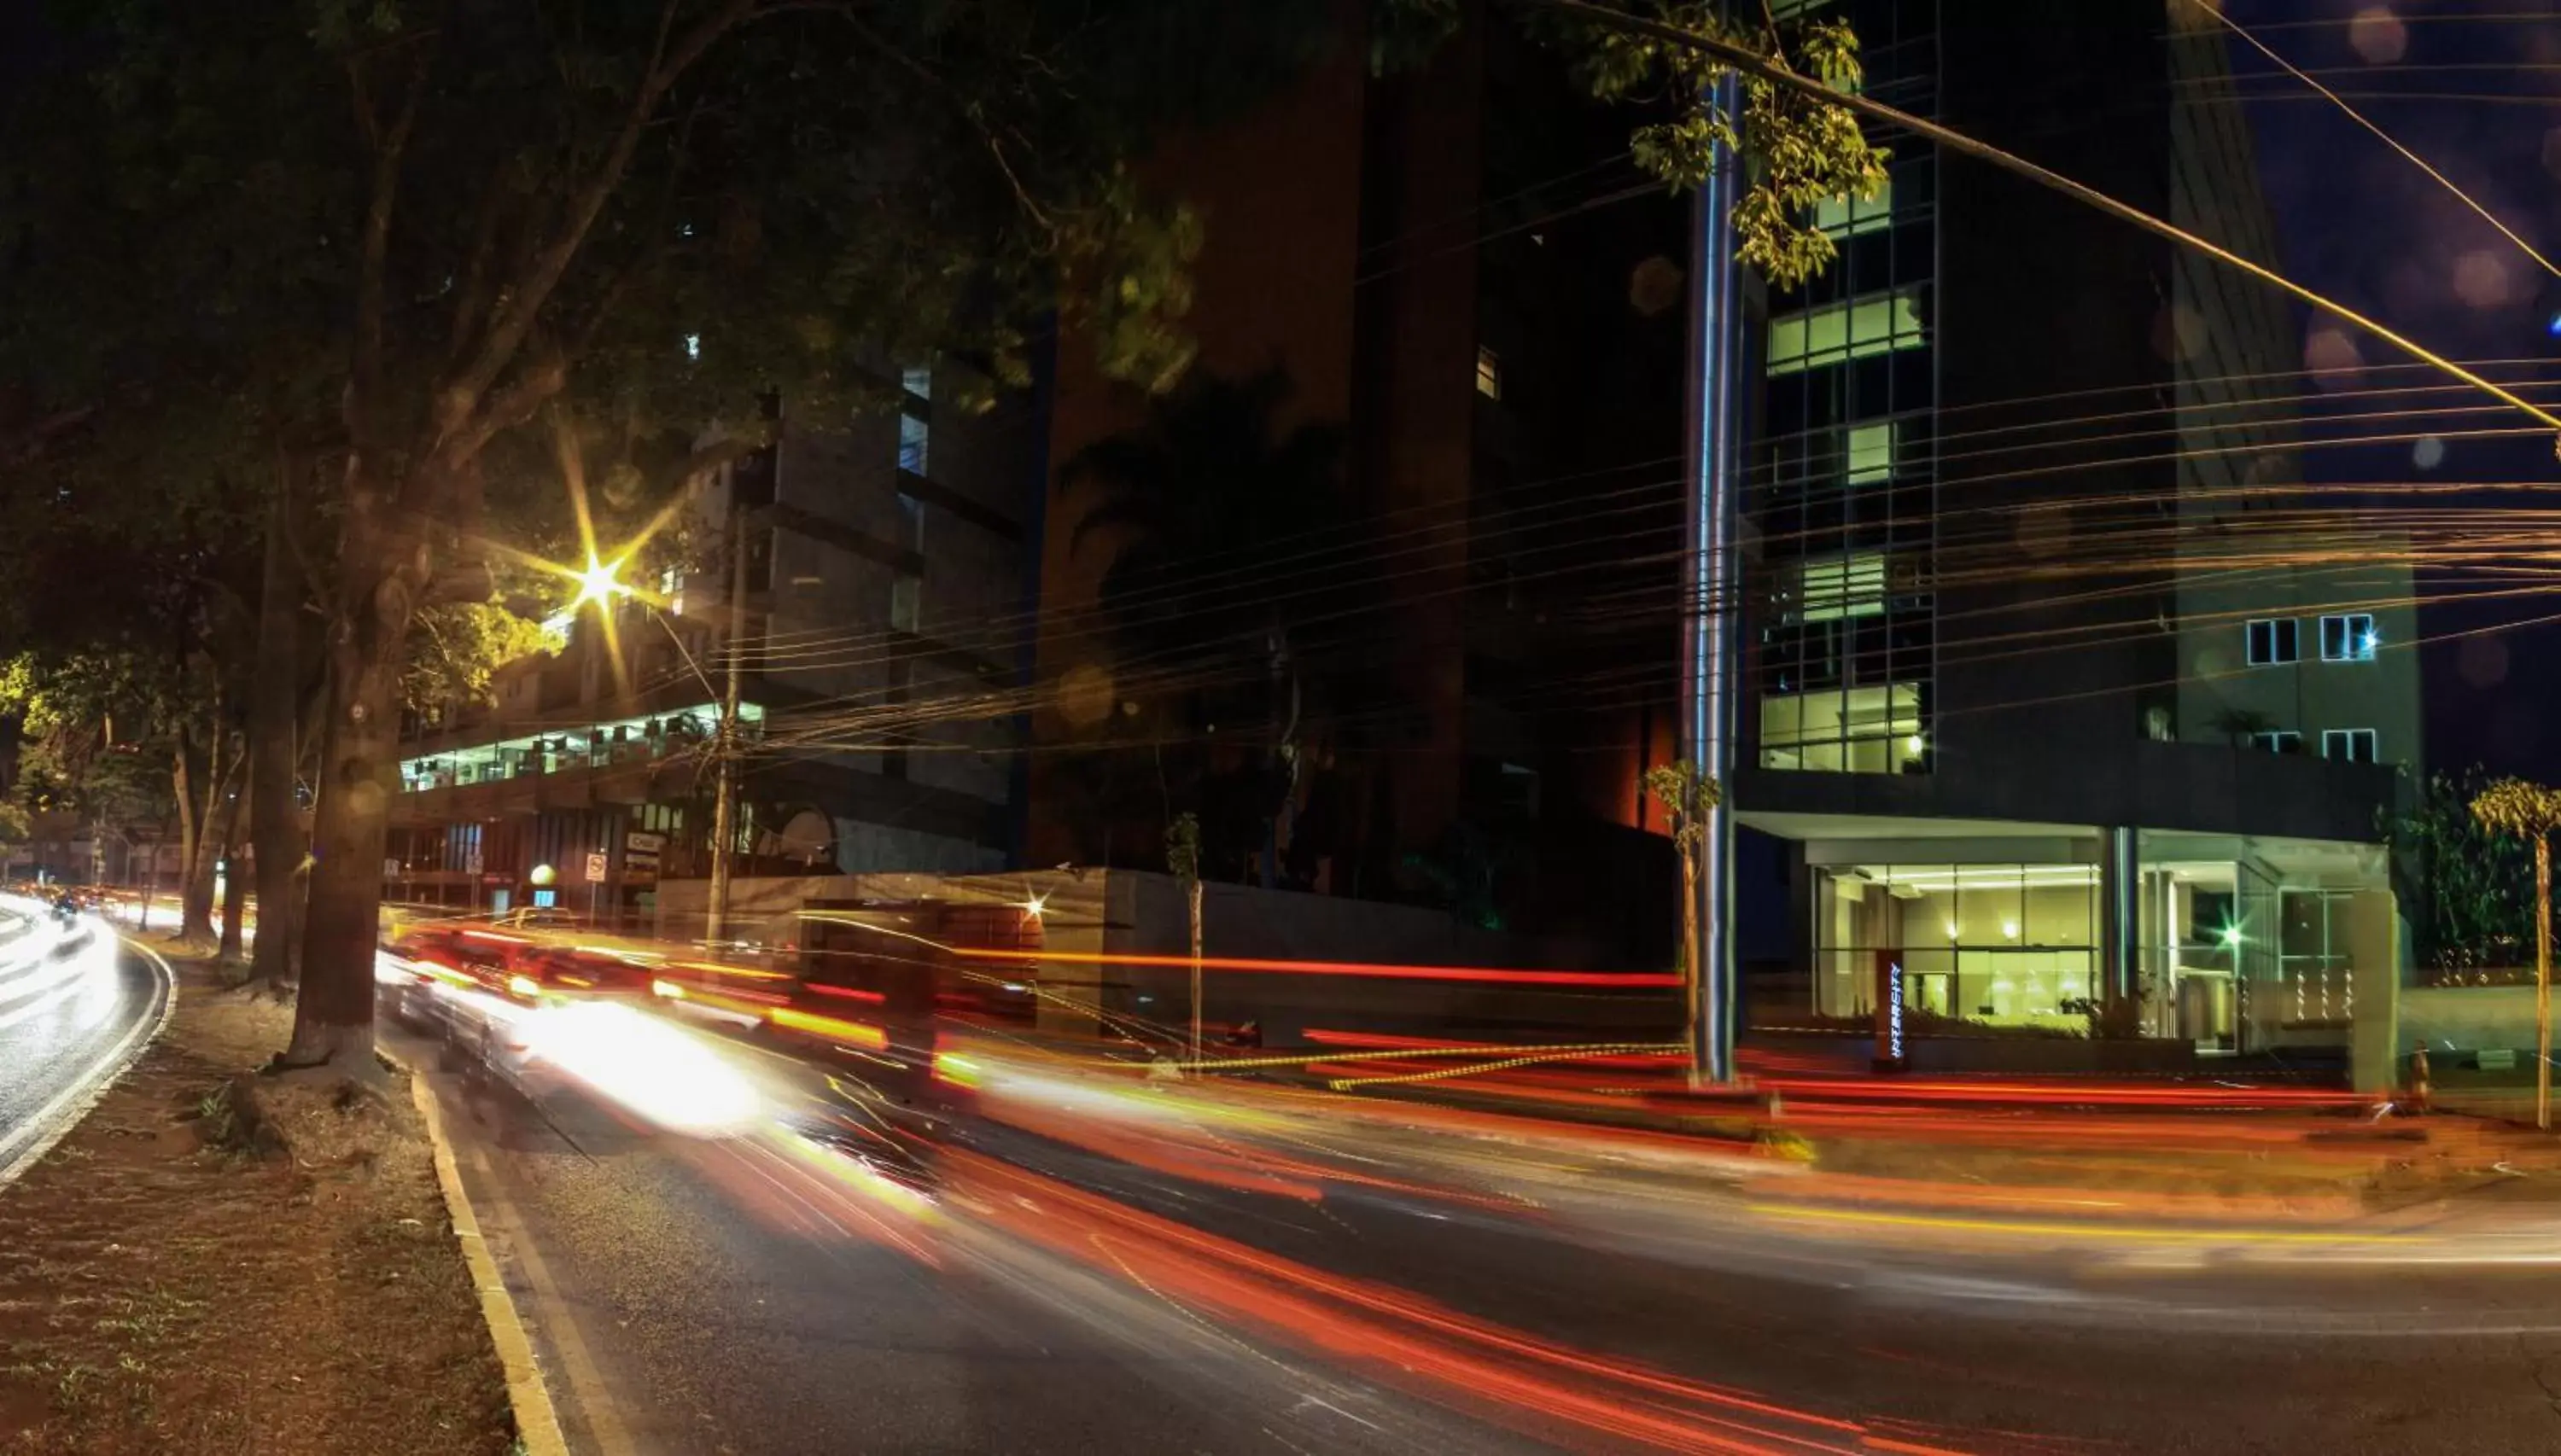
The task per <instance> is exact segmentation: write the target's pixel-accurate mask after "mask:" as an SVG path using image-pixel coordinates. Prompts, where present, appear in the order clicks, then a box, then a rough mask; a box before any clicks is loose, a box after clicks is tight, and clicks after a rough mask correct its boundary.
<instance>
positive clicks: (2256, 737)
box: [2250, 728, 2304, 753]
mask: <svg viewBox="0 0 2561 1456" xmlns="http://www.w3.org/2000/svg"><path fill="white" fill-rule="evenodd" d="M2250 746H2251V747H2253V748H2264V749H2266V750H2267V751H2268V752H2271V753H2300V752H2302V751H2304V735H2303V734H2302V733H2299V732H2296V731H2295V730H2294V729H2292V728H2273V729H2270V730H2269V731H2267V732H2264V733H2252V734H2251V735H2250Z"/></svg>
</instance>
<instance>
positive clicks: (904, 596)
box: [889, 576, 925, 632]
mask: <svg viewBox="0 0 2561 1456" xmlns="http://www.w3.org/2000/svg"><path fill="white" fill-rule="evenodd" d="M924 603H925V578H924V577H922V576H901V577H899V578H898V579H897V580H896V581H893V582H891V583H890V588H889V624H890V625H891V626H892V627H894V628H896V629H897V630H899V631H901V632H913V631H915V630H916V622H917V615H918V613H919V612H921V611H922V610H923V609H924Z"/></svg>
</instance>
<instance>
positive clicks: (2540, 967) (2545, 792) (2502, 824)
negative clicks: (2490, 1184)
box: [2473, 778, 2561, 1132]
mask: <svg viewBox="0 0 2561 1456" xmlns="http://www.w3.org/2000/svg"><path fill="white" fill-rule="evenodd" d="M2473 817H2474V818H2476V819H2477V820H2479V821H2480V825H2481V827H2482V828H2483V829H2487V830H2491V831H2493V832H2495V833H2499V834H2506V835H2513V836H2515V837H2516V838H2518V839H2522V840H2529V841H2531V842H2532V843H2533V845H2534V1125H2535V1126H2536V1127H2539V1128H2542V1129H2543V1130H2544V1131H2546V1132H2549V1131H2551V1129H2552V832H2553V831H2554V830H2556V829H2561V790H2556V789H2551V788H2546V787H2545V786H2543V785H2542V784H2539V783H2528V782H2526V781H2525V780H2524V779H2521V778H2502V779H2500V780H2499V781H2498V782H2496V783H2493V784H2491V785H2490V786H2489V787H2488V788H2485V789H2483V790H2481V791H2480V792H2479V793H2478V794H2477V795H2476V796H2474V798H2473Z"/></svg>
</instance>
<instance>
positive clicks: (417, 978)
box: [375, 908, 975, 1136]
mask: <svg viewBox="0 0 2561 1456" xmlns="http://www.w3.org/2000/svg"><path fill="white" fill-rule="evenodd" d="M919 923H923V921H922V920H921V919H920V917H919V916H918V915H916V914H914V913H910V912H902V911H899V910H889V911H882V910H877V909H871V908H860V909H853V908H849V909H845V910H831V911H827V912H824V914H823V915H810V916H805V917H803V920H802V922H801V926H802V929H801V933H800V934H799V935H798V936H797V938H796V939H795V940H793V941H791V942H787V943H782V944H774V945H766V946H759V947H755V948H752V949H751V948H744V947H735V946H732V947H723V953H722V954H721V955H719V956H717V957H714V956H711V955H707V954H704V953H703V952H702V949H701V948H700V947H696V946H686V945H678V944H673V943H668V942H659V941H650V940H643V939H638V938H635V937H629V936H615V935H604V934H597V933H593V932H590V931H588V930H586V929H584V928H582V927H580V926H578V925H577V924H576V923H574V922H565V921H562V920H560V919H550V920H542V919H535V918H532V917H516V918H511V919H508V920H504V921H500V920H491V919H481V918H474V919H468V920H460V919H448V920H418V921H413V922H410V923H408V924H406V925H404V926H403V927H401V928H400V929H399V930H398V931H396V932H395V933H393V934H392V935H390V936H388V937H387V939H386V943H385V944H384V946H383V947H382V950H381V954H380V957H379V958H378V961H377V969H376V977H375V979H376V985H377V990H378V995H379V997H380V998H381V1000H382V1003H383V1009H384V1011H385V1012H386V1014H387V1015H389V1016H390V1017H391V1018H393V1019H394V1020H396V1021H399V1022H401V1023H403V1024H405V1025H407V1026H409V1027H411V1028H413V1029H415V1030H418V1031H420V1032H422V1033H425V1034H426V1035H427V1036H429V1037H431V1038H433V1039H434V1040H435V1041H436V1043H437V1045H438V1049H439V1059H440V1060H441V1062H442V1063H443V1065H444V1066H445V1067H447V1068H448V1069H460V1070H463V1071H466V1072H468V1073H470V1074H472V1075H473V1076H475V1077H478V1078H485V1079H487V1080H489V1081H491V1082H493V1083H496V1084H502V1085H506V1086H511V1087H514V1088H516V1089H518V1090H520V1091H529V1092H530V1091H533V1090H536V1089H537V1088H538V1087H539V1085H540V1084H541V1083H542V1082H543V1081H544V1080H545V1079H546V1078H547V1077H549V1076H551V1075H553V1074H555V1073H562V1074H568V1075H570V1076H573V1077H575V1078H576V1079H579V1080H582V1081H587V1082H590V1083H591V1084H594V1083H597V1082H598V1081H599V1080H602V1081H606V1082H617V1085H615V1086H614V1087H612V1088H609V1089H608V1090H607V1094H608V1095H610V1096H612V1097H613V1098H614V1099H615V1100H617V1101H622V1102H625V1103H626V1104H628V1103H632V1102H634V1101H635V1100H639V1101H646V1100H648V1099H647V1097H646V1096H645V1092H646V1088H645V1087H644V1086H643V1085H642V1084H641V1083H639V1082H632V1083H629V1084H627V1085H625V1084H619V1083H618V1078H619V1077H620V1074H621V1072H622V1071H623V1070H624V1069H625V1067H624V1066H623V1062H624V1061H625V1060H626V1059H627V1058H624V1057H623V1056H622V1055H621V1054H620V1053H619V1052H616V1051H615V1050H614V1049H613V1047H612V1046H611V1045H610V1044H616V1043H619V1044H625V1045H626V1046H627V1047H634V1048H636V1047H638V1046H640V1045H642V1044H647V1045H649V1046H652V1047H655V1048H657V1049H658V1052H659V1054H663V1055H679V1056H680V1055H681V1054H682V1052H681V1050H680V1048H679V1044H678V1043H675V1042H669V1041H667V1040H666V1038H665V1036H664V1035H662V1033H664V1032H681V1031H683V1030H684V1029H685V1028H688V1027H690V1028H696V1029H701V1030H703V1031H709V1032H716V1033H718V1034H720V1035H723V1036H728V1037H732V1038H739V1039H743V1040H745V1041H747V1042H749V1043H751V1044H752V1045H755V1046H759V1047H763V1048H765V1049H767V1050H768V1051H770V1052H775V1053H778V1054H780V1055H783V1056H785V1057H787V1058H791V1059H793V1060H798V1061H804V1062H808V1063H811V1064H813V1065H815V1066H817V1067H820V1068H822V1069H823V1070H824V1072H825V1074H826V1080H827V1084H828V1085H830V1086H832V1087H834V1088H835V1089H836V1092H837V1095H838V1096H839V1097H840V1098H843V1099H846V1100H850V1101H859V1102H861V1103H864V1104H865V1110H864V1111H863V1113H862V1115H861V1116H860V1117H857V1118H855V1119H852V1121H853V1123H855V1124H857V1125H859V1126H864V1127H868V1126H872V1125H875V1124H878V1123H880V1122H881V1120H882V1119H883V1118H890V1119H893V1120H897V1121H911V1120H914V1119H915V1118H923V1119H925V1120H927V1121H928V1122H932V1121H936V1120H939V1119H940V1118H943V1117H947V1116H948V1115H950V1114H952V1113H955V1112H961V1111H966V1110H968V1109H969V1107H970V1105H971V1103H972V1100H973V1095H974V1094H973V1091H972V1084H973V1082H974V1080H975V1078H974V1076H973V1075H972V1074H971V1072H970V1069H969V1067H968V1065H967V1063H966V1062H965V1060H963V1059H962V1058H959V1057H957V1056H955V1055H952V1054H950V1053H949V1052H946V1051H945V1049H944V1048H943V1046H942V1042H941V1037H940V1035H939V1031H938V1028H937V1026H936V1018H937V1012H938V1005H939V1000H940V999H941V997H942V994H943V992H942V988H943V987H944V986H946V985H952V984H958V982H959V978H960V975H961V973H960V972H959V971H958V970H957V969H956V968H955V966H954V964H953V958H952V957H951V955H950V953H949V952H948V951H947V950H946V949H945V948H944V947H942V946H941V945H939V943H937V942H936V941H934V940H933V939H931V938H930V937H928V936H926V935H923V934H920V933H918V932H917V931H916V930H915V929H913V928H910V927H911V926H914V925H916V924H919ZM665 1111H666V1109H665V1108H664V1107H658V1108H656V1109H655V1110H654V1111H651V1110H645V1109H644V1115H648V1116H651V1117H652V1118H653V1120H661V1121H663V1120H664V1117H663V1114H664V1113H665ZM858 1136H859V1135H858Z"/></svg>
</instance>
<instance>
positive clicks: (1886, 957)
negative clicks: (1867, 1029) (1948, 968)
mask: <svg viewBox="0 0 2561 1456" xmlns="http://www.w3.org/2000/svg"><path fill="white" fill-rule="evenodd" d="M1903 1052H1904V1047H1903V962H1902V961H1901V960H1900V959H1898V958H1896V956H1895V955H1894V953H1893V952H1891V951H1879V952H1877V956H1876V1069H1877V1070H1878V1071H1901V1070H1902V1069H1903V1066H1904V1061H1903Z"/></svg>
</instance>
